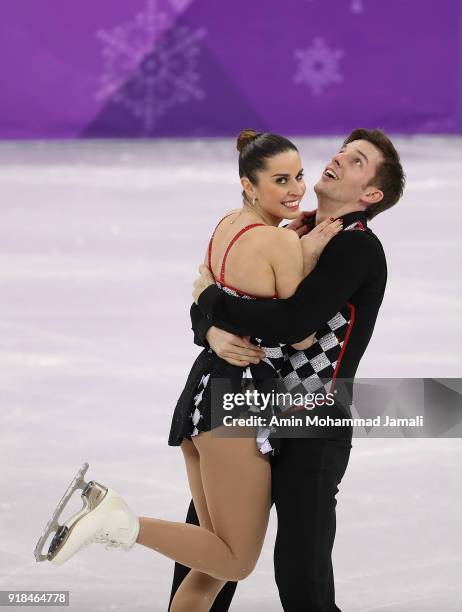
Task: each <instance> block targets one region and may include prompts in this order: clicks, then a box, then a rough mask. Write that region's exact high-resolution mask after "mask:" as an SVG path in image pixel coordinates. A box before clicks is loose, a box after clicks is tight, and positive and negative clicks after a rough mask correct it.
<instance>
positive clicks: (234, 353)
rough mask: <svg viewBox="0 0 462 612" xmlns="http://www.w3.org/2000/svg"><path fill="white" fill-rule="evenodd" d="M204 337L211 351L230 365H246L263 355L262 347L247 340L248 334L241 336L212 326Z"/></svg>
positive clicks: (257, 361) (258, 360) (261, 357)
mask: <svg viewBox="0 0 462 612" xmlns="http://www.w3.org/2000/svg"><path fill="white" fill-rule="evenodd" d="M206 338H207V342H208V343H209V345H210V348H211V349H212V350H213V352H214V353H216V354H217V355H218V357H221V359H224V360H225V361H227V362H228V363H230V364H231V365H235V366H241V367H246V366H248V365H250V364H251V363H259V362H260V360H261V359H263V357H265V352H264V351H262V349H260V348H259V347H258V346H255V345H254V344H252V343H251V342H249V336H246V337H244V338H241V337H240V336H235V335H234V334H230V333H229V332H227V331H224V330H223V329H219V328H218V327H215V326H212V327H211V328H210V329H209V331H208V332H207V335H206Z"/></svg>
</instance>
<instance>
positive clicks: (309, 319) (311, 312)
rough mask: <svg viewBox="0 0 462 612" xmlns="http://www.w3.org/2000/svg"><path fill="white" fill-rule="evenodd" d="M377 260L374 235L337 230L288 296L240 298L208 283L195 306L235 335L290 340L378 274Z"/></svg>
mask: <svg viewBox="0 0 462 612" xmlns="http://www.w3.org/2000/svg"><path fill="white" fill-rule="evenodd" d="M382 258H383V252H382V251H381V248H380V246H379V243H378V241H377V240H376V238H375V237H373V236H370V235H369V234H368V233H367V232H365V231H359V230H351V231H345V232H341V233H340V234H338V236H335V237H334V238H333V239H332V240H331V241H330V242H329V244H328V245H327V246H326V248H325V249H324V251H323V253H322V255H321V257H320V258H319V262H318V265H317V266H316V268H315V269H314V270H313V272H311V274H309V275H308V276H307V277H306V278H305V279H304V280H303V281H302V282H301V283H300V285H299V286H298V288H297V291H296V292H295V293H294V295H293V296H292V297H290V298H288V299H285V300H274V299H258V300H243V299H240V298H235V297H233V296H231V295H228V294H227V293H225V292H224V291H221V290H220V289H218V287H217V286H216V285H212V286H210V287H208V288H207V289H206V290H205V291H203V292H202V294H201V296H200V297H199V307H200V309H201V310H202V312H203V313H204V314H206V315H207V316H208V317H209V319H211V321H212V322H214V321H215V320H221V321H226V323H228V324H230V325H232V326H233V327H235V328H236V329H238V330H239V333H240V335H245V336H247V335H250V336H254V337H257V338H264V339H265V341H267V342H284V343H287V344H293V343H294V342H300V341H301V340H303V339H304V338H306V337H307V336H309V335H310V334H312V333H314V332H315V331H316V330H317V329H319V328H320V327H321V325H323V324H324V323H326V321H328V320H329V319H331V318H332V317H333V316H334V315H335V314H336V313H337V312H338V311H339V310H340V309H341V308H342V307H343V306H344V305H345V303H346V302H348V300H349V299H350V298H351V296H352V295H353V294H354V293H355V292H356V291H357V289H358V288H359V287H360V286H361V285H362V284H363V283H364V282H365V281H366V280H367V279H368V278H374V276H377V275H378V274H380V273H381V271H382V269H383V263H382V262H383V259H382ZM213 324H215V323H213ZM217 326H218V327H219V324H218V323H217Z"/></svg>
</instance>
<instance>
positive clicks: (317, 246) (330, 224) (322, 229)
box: [300, 217, 343, 276]
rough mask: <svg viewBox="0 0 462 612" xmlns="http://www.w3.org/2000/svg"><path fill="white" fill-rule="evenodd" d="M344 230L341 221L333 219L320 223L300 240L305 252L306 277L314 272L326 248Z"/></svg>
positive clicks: (304, 267) (304, 266)
mask: <svg viewBox="0 0 462 612" xmlns="http://www.w3.org/2000/svg"><path fill="white" fill-rule="evenodd" d="M342 229H343V222H342V220H341V219H337V220H335V219H334V218H333V217H330V219H327V220H326V221H323V222H322V223H319V224H318V225H317V226H316V227H315V228H314V229H312V230H311V232H309V234H306V236H303V237H302V238H301V239H300V242H301V245H302V252H303V269H304V274H305V276H306V275H307V274H309V273H310V272H312V270H313V269H314V267H315V266H316V264H317V263H318V259H319V257H320V255H321V253H322V252H323V250H324V248H325V246H326V245H327V244H328V243H329V242H330V240H331V239H332V238H333V237H334V236H336V235H337V234H338V233H339V232H340V231H341V230H342Z"/></svg>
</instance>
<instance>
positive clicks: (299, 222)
mask: <svg viewBox="0 0 462 612" xmlns="http://www.w3.org/2000/svg"><path fill="white" fill-rule="evenodd" d="M315 220H316V211H315V210H307V211H304V212H302V213H300V214H299V215H298V217H297V218H296V219H294V220H293V221H292V222H291V223H289V225H287V226H286V229H291V230H294V232H296V233H297V234H298V235H299V237H300V238H301V237H302V236H304V235H305V234H307V233H308V232H309V231H310V230H312V229H313V227H314V223H315Z"/></svg>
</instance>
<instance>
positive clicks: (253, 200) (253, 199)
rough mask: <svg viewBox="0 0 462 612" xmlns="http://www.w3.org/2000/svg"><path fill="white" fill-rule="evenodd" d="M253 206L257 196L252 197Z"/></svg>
mask: <svg viewBox="0 0 462 612" xmlns="http://www.w3.org/2000/svg"><path fill="white" fill-rule="evenodd" d="M252 206H255V196H253V198H252Z"/></svg>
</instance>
